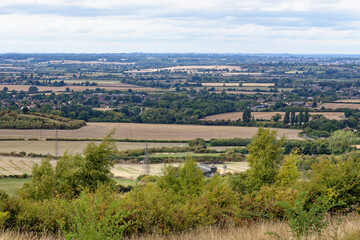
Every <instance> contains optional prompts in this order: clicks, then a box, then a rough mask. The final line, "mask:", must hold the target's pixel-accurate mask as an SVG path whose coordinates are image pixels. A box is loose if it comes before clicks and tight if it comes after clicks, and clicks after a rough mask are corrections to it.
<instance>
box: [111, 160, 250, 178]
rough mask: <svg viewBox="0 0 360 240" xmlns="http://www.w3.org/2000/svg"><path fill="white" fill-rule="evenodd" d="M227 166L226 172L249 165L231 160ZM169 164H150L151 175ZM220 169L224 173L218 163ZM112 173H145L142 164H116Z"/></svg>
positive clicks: (128, 174)
mask: <svg viewBox="0 0 360 240" xmlns="http://www.w3.org/2000/svg"><path fill="white" fill-rule="evenodd" d="M225 164H226V166H227V168H226V172H231V173H235V172H244V171H246V170H247V169H248V168H249V166H248V163H247V162H231V163H225ZM166 165H167V164H164V163H159V164H150V174H151V175H159V174H161V173H162V170H163V168H164V167H165V166H166ZM171 165H174V166H178V165H179V164H178V163H173V164H171ZM216 166H217V167H218V170H219V171H220V172H221V173H223V166H224V165H222V164H216ZM112 173H113V174H114V177H123V178H126V179H136V178H137V177H138V176H140V175H141V174H144V165H142V164H115V166H114V168H113V169H112Z"/></svg>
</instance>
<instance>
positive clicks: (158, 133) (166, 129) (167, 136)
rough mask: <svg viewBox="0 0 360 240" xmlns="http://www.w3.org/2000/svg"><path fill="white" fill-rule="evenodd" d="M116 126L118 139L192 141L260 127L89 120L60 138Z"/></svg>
mask: <svg viewBox="0 0 360 240" xmlns="http://www.w3.org/2000/svg"><path fill="white" fill-rule="evenodd" d="M112 129H116V131H115V134H114V136H113V138H115V139H145V140H153V139H155V140H192V139H195V138H203V139H205V140H210V139H212V138H222V139H229V138H235V137H237V138H252V137H253V135H254V134H255V133H256V132H257V129H258V128H257V127H237V126H204V125H180V124H137V123H88V124H87V126H85V127H82V128H80V129H76V130H57V132H58V138H66V139H84V138H90V139H94V138H96V139H99V138H103V137H104V136H105V135H106V133H107V132H109V131H110V130H112ZM276 130H277V132H278V136H279V137H282V136H284V137H286V138H287V139H301V138H300V137H299V136H298V134H299V132H300V130H296V129H276ZM55 135H56V130H38V129H29V130H20V129H0V139H1V138H2V139H4V138H25V139H29V138H38V139H45V138H55Z"/></svg>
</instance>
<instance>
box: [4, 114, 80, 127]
mask: <svg viewBox="0 0 360 240" xmlns="http://www.w3.org/2000/svg"><path fill="white" fill-rule="evenodd" d="M85 125H86V122H85V121H82V120H72V119H69V118H64V117H60V116H57V115H48V114H44V113H30V112H29V113H18V112H15V111H8V110H0V128H1V129H77V128H81V127H83V126H85Z"/></svg>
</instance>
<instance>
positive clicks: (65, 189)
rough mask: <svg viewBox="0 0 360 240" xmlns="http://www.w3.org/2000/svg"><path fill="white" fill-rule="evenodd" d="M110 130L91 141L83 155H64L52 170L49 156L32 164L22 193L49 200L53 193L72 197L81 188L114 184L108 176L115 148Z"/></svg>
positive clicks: (87, 188)
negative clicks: (100, 139) (30, 176)
mask: <svg viewBox="0 0 360 240" xmlns="http://www.w3.org/2000/svg"><path fill="white" fill-rule="evenodd" d="M112 134H113V132H110V133H109V134H108V135H107V136H106V137H105V138H104V140H103V141H102V142H101V143H100V144H98V145H96V144H95V143H94V142H91V143H89V144H88V145H87V147H86V148H85V150H84V156H82V155H80V154H76V155H75V156H73V155H71V154H68V153H66V154H64V156H63V157H61V158H60V159H59V160H58V162H57V164H56V167H55V169H54V167H53V166H52V165H51V164H50V160H49V159H45V160H43V161H42V163H41V165H37V164H35V165H34V167H33V171H32V176H33V177H32V179H31V181H30V182H29V183H25V184H24V186H23V189H22V195H23V196H24V197H26V198H31V199H34V200H43V199H49V198H51V197H53V196H60V197H64V198H73V197H76V196H78V195H79V194H80V192H81V191H84V190H89V191H92V192H93V191H95V190H96V188H97V186H98V185H99V184H108V185H110V186H114V185H115V182H114V181H113V180H112V179H111V178H110V176H109V175H110V169H111V167H112V166H113V160H112V156H113V155H114V154H115V153H116V147H115V145H114V143H113V142H112V141H110V138H111V136H112Z"/></svg>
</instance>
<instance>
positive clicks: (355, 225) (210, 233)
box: [128, 215, 360, 240]
mask: <svg viewBox="0 0 360 240" xmlns="http://www.w3.org/2000/svg"><path fill="white" fill-rule="evenodd" d="M341 219H342V221H341V223H340V224H338V220H337V219H335V218H332V219H330V220H329V221H330V224H329V226H328V228H327V229H326V230H325V232H324V234H323V235H321V236H315V235H314V236H310V237H309V238H307V240H328V239H336V240H340V239H342V240H345V239H348V240H350V239H351V240H355V239H360V217H359V215H348V216H345V217H342V218H341ZM269 232H274V233H277V234H279V235H280V237H281V238H275V237H273V236H271V235H269V234H267V233H269ZM193 239H196V240H219V239H224V240H225V239H226V240H240V239H244V240H245V239H246V240H274V239H283V240H285V239H286V240H288V239H289V240H290V239H294V240H295V239H296V238H293V237H292V236H291V234H290V229H289V227H288V225H287V223H286V222H283V221H268V222H258V223H254V224H250V225H246V226H242V227H230V228H227V229H221V228H217V227H209V228H204V229H200V230H196V231H192V232H188V233H180V234H173V235H169V236H160V235H148V236H134V237H131V238H128V240H193Z"/></svg>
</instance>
